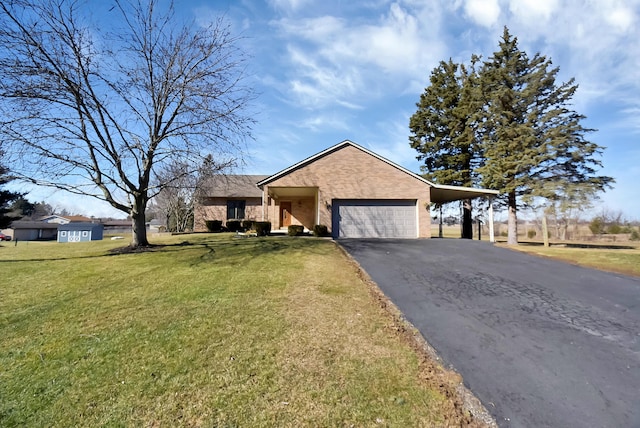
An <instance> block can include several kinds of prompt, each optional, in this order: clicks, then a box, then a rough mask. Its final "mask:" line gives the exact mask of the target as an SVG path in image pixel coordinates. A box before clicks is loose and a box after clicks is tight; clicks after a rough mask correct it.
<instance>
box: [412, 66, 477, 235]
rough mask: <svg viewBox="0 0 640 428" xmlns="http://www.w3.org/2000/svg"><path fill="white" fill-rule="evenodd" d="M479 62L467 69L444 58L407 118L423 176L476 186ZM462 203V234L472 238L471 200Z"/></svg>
mask: <svg viewBox="0 0 640 428" xmlns="http://www.w3.org/2000/svg"><path fill="white" fill-rule="evenodd" d="M476 62H477V58H475V57H474V58H472V63H471V69H470V70H468V69H467V68H466V67H465V66H464V65H459V64H456V63H454V62H453V61H452V60H451V59H449V61H448V62H445V61H441V62H440V64H439V65H438V66H437V67H436V68H434V69H433V71H432V72H431V76H430V86H429V87H427V88H426V89H425V91H424V93H423V94H422V95H421V96H420V102H419V103H417V104H416V106H417V107H418V110H417V111H416V112H415V113H414V114H413V115H412V116H411V118H410V120H409V129H410V131H411V135H410V137H409V140H410V145H411V147H412V148H414V149H415V150H417V151H418V152H419V155H418V156H417V159H418V160H421V161H424V165H423V166H422V172H423V175H424V177H425V178H427V179H429V180H432V181H434V182H436V183H439V184H447V185H458V186H472V185H473V184H474V183H475V182H476V181H477V174H475V173H474V170H475V168H477V166H478V162H479V159H481V150H480V146H479V144H478V140H477V138H476V132H475V129H474V126H473V124H474V123H473V121H472V119H473V115H474V113H475V111H476V110H477V105H476V101H477V97H476V96H475V88H476V86H477V78H476V73H475V63H476ZM463 206H464V212H463V232H462V237H463V238H471V237H472V236H471V235H472V219H471V201H469V200H468V201H464V204H463Z"/></svg>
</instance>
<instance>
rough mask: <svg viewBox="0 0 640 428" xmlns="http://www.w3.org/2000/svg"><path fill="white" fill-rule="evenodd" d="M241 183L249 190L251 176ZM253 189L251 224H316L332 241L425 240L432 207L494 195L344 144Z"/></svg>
mask: <svg viewBox="0 0 640 428" xmlns="http://www.w3.org/2000/svg"><path fill="white" fill-rule="evenodd" d="M242 177H247V178H245V179H244V181H245V182H246V183H247V189H249V188H250V186H249V184H250V181H251V179H250V178H249V177H252V176H242ZM257 186H258V188H259V189H260V190H262V192H260V193H256V194H255V195H256V196H255V197H254V199H255V200H258V199H260V200H261V201H262V211H261V212H259V210H257V211H252V216H254V217H256V218H257V219H262V220H266V221H270V222H271V223H272V229H278V228H286V227H287V226H289V225H292V224H297V225H302V226H304V227H305V228H306V229H309V230H311V229H313V226H314V225H316V224H324V225H326V226H327V227H328V228H329V230H330V231H331V235H332V236H333V237H334V238H369V237H373V238H429V237H431V213H430V208H431V204H432V203H445V202H451V201H455V200H460V199H469V198H476V197H480V196H485V197H491V196H495V195H497V194H498V192H497V191H494V190H487V189H476V188H469V187H459V186H443V185H436V184H434V183H431V182H430V181H428V180H426V179H424V178H422V177H421V176H419V175H417V174H414V173H413V172H411V171H409V170H407V169H405V168H403V167H401V166H400V165H397V164H395V163H393V162H391V161H389V160H387V159H385V158H383V157H382V156H380V155H378V154H376V153H373V152H372V151H370V150H367V149H365V148H364V147H362V146H359V145H358V144H355V143H353V142H351V141H348V140H347V141H343V142H341V143H340V144H337V145H335V146H333V147H330V148H328V149H326V150H324V151H322V152H320V153H318V154H316V155H314V156H311V157H309V158H307V159H305V160H303V161H301V162H298V163H297V164H295V165H292V166H290V167H289V168H286V169H284V170H282V171H280V172H278V173H276V174H274V175H271V176H269V177H265V178H262V179H259V180H258V181H257ZM209 189H210V192H211V193H207V192H205V194H206V195H207V196H209V195H212V194H214V195H215V197H212V198H211V199H215V200H230V199H229V197H226V198H225V196H224V190H225V189H224V188H217V189H216V188H215V187H211V188H209ZM216 205H217V206H220V205H222V204H221V203H218V204H216ZM489 213H490V216H491V215H492V211H491V209H490V210H489ZM245 217H246V218H250V217H248V216H247V215H246V214H245ZM227 218H228V217H227ZM223 219H224V217H221V216H220V212H219V211H213V210H209V211H207V210H199V211H197V214H196V224H197V225H203V224H204V221H205V220H223ZM490 224H492V219H490ZM196 230H204V228H202V227H201V228H197V229H196Z"/></svg>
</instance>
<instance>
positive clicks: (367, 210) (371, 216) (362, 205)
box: [332, 199, 418, 238]
mask: <svg viewBox="0 0 640 428" xmlns="http://www.w3.org/2000/svg"><path fill="white" fill-rule="evenodd" d="M416 216H417V211H416V201H415V200H382V199H375V200H359V199H338V200H334V201H333V222H332V223H333V224H332V232H333V237H334V238H416V237H417V236H418V228H417V220H416Z"/></svg>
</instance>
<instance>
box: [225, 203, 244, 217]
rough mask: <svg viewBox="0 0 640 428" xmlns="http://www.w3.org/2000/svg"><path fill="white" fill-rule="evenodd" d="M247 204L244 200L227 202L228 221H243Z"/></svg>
mask: <svg viewBox="0 0 640 428" xmlns="http://www.w3.org/2000/svg"><path fill="white" fill-rule="evenodd" d="M245 202H246V201H243V200H229V201H227V220H239V219H243V218H244V207H245Z"/></svg>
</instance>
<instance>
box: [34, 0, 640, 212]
mask: <svg viewBox="0 0 640 428" xmlns="http://www.w3.org/2000/svg"><path fill="white" fill-rule="evenodd" d="M175 4H176V7H177V9H178V10H179V13H180V14H181V15H184V16H185V17H187V18H194V17H195V19H196V22H199V23H204V22H207V20H209V19H213V17H214V16H217V15H219V14H221V13H222V14H224V15H225V16H226V18H227V19H228V20H229V21H230V23H231V24H232V26H233V28H234V31H235V32H236V33H241V34H242V35H243V36H244V39H243V42H242V43H243V45H244V49H245V50H246V51H247V52H248V53H249V55H251V56H252V59H251V61H250V63H249V67H250V72H251V75H252V77H251V81H252V84H253V85H254V87H255V88H256V90H257V91H258V92H259V93H260V94H261V95H260V97H259V98H258V99H257V101H256V105H255V109H256V110H257V111H258V112H259V114H258V116H257V117H256V119H257V121H258V123H257V125H256V126H255V128H254V135H255V141H253V142H251V143H250V146H249V154H250V156H249V158H248V159H247V161H246V165H245V166H244V167H243V168H242V171H241V172H243V173H254V174H272V173H275V172H277V171H279V170H281V169H283V168H286V167H287V166H290V165H291V164H293V163H295V162H297V161H299V160H302V159H304V158H306V157H308V156H310V155H313V154H315V153H317V152H319V151H321V150H323V149H325V148H327V147H329V146H332V145H334V144H337V143H339V142H340V141H343V140H345V139H349V140H352V141H354V142H356V143H358V144H360V145H362V146H364V147H367V148H368V149H370V150H372V151H374V152H376V153H379V154H380V155H382V156H384V157H386V158H388V159H390V160H392V161H394V162H396V163H398V164H400V165H402V166H404V167H406V168H408V169H410V170H413V171H416V172H419V169H420V164H419V162H418V161H417V160H416V159H415V156H416V152H415V151H414V150H413V149H411V148H410V147H409V144H408V135H409V130H408V122H409V117H410V116H411V115H412V114H413V113H414V112H415V110H416V107H415V103H416V102H417V101H418V99H419V96H420V94H421V93H422V92H423V90H424V87H425V85H427V83H428V79H429V75H430V73H431V70H432V69H433V68H434V67H435V66H436V65H437V63H438V62H439V61H440V60H448V59H449V58H452V59H453V60H454V61H456V62H465V63H466V62H468V60H469V58H470V56H471V54H473V53H475V54H478V55H482V56H483V57H484V58H488V57H489V56H490V55H491V54H492V52H494V51H495V50H496V49H497V45H498V41H499V38H500V35H501V34H502V29H503V26H504V25H507V26H508V27H509V29H510V31H511V33H512V34H513V35H515V36H516V37H518V41H519V46H520V48H521V49H523V50H525V51H527V52H528V53H529V55H533V54H535V53H536V52H540V53H541V54H543V55H545V56H547V57H549V58H551V59H552V60H553V63H554V65H556V66H558V67H560V79H562V80H568V79H569V78H571V77H575V78H576V82H577V83H578V84H579V85H580V88H579V90H578V92H577V94H576V96H575V97H574V108H575V110H576V111H578V112H580V113H582V114H584V115H586V116H587V118H588V119H587V120H586V121H585V122H584V124H585V125H586V126H588V127H591V128H596V129H598V132H596V133H593V134H591V135H590V139H591V140H592V141H594V142H596V143H598V144H599V145H601V146H605V147H606V150H605V152H604V155H603V156H602V159H601V160H602V162H603V164H604V169H603V170H602V171H601V172H602V173H603V174H606V175H610V176H613V177H614V178H615V179H616V181H617V183H616V184H615V188H614V189H613V190H610V191H608V192H607V193H605V194H604V195H603V196H602V200H601V201H600V202H599V203H597V205H596V210H600V209H601V207H605V206H606V207H607V209H609V210H611V211H622V212H623V213H624V215H625V217H626V218H628V219H640V191H638V183H639V182H640V143H639V142H638V140H639V137H640V43H638V41H639V40H640V0H626V1H618V0H608V1H600V0H590V1H586V0H583V1H569V0H429V1H418V0H400V1H385V0H371V1H340V0H335V1H333V0H324V1H314V0H268V1H250V0H243V1H242V0H241V1H204V0H200V1H198V0H189V1H187V0H176V1H175ZM37 194H39V192H38V193H37ZM52 198H54V199H55V201H56V203H57V205H58V206H59V207H66V208H67V209H69V210H70V211H73V212H81V213H85V214H89V215H98V216H102V215H118V216H120V215H119V214H117V213H118V212H116V211H112V210H109V209H108V207H107V206H106V205H101V204H98V203H96V202H90V203H87V204H85V203H83V204H82V206H77V205H74V203H75V201H77V198H76V197H67V196H65V195H63V194H61V193H57V194H55V195H54V196H52Z"/></svg>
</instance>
